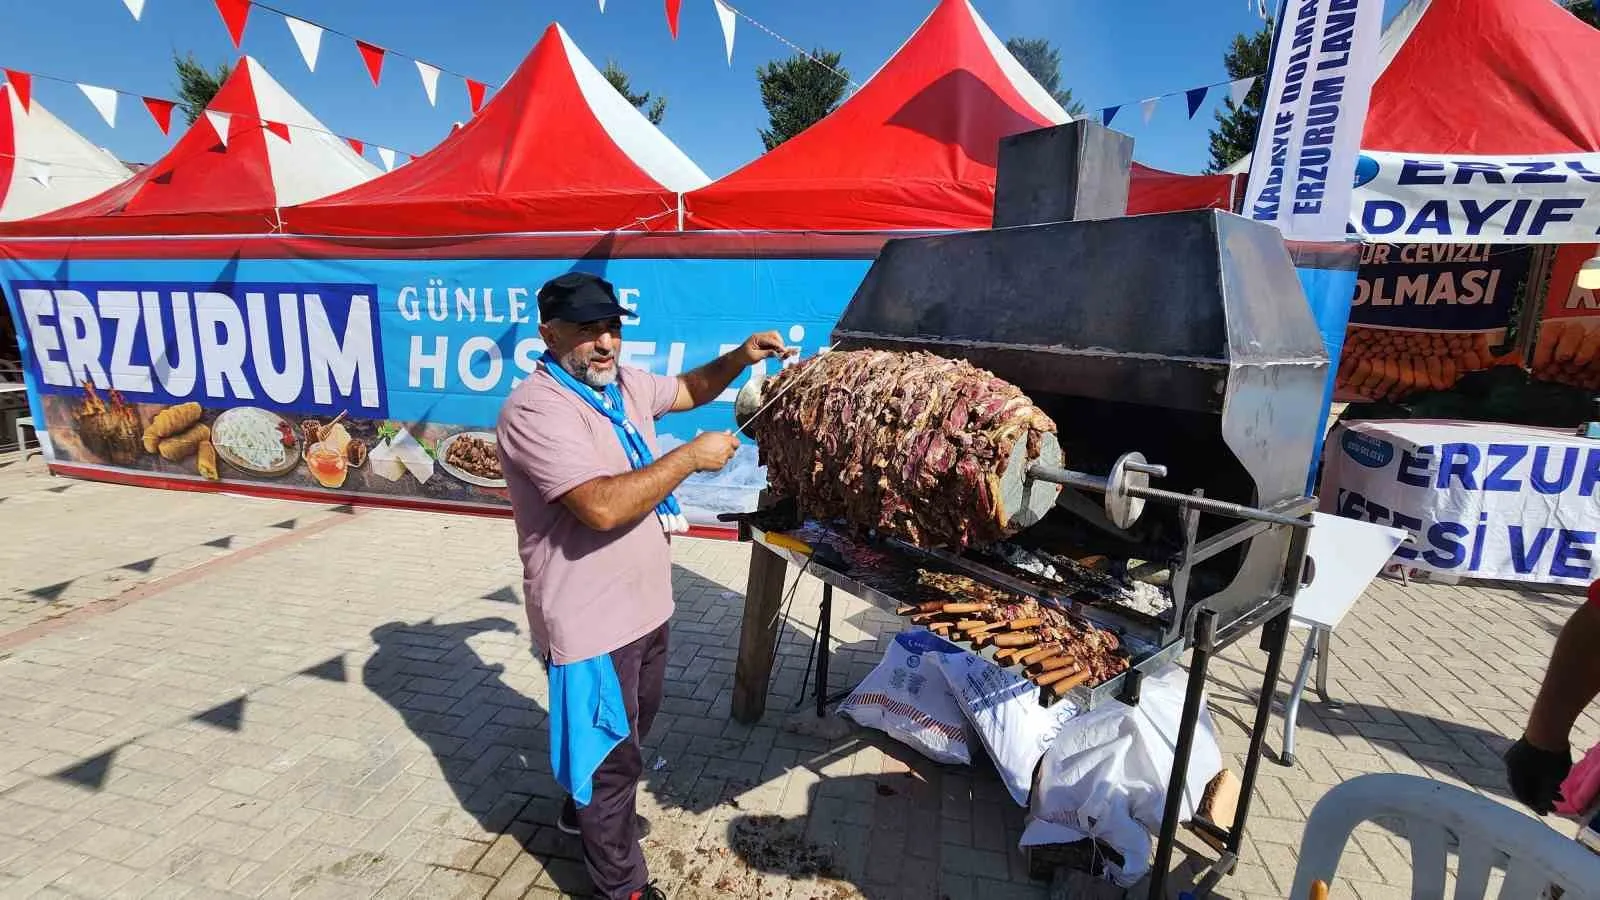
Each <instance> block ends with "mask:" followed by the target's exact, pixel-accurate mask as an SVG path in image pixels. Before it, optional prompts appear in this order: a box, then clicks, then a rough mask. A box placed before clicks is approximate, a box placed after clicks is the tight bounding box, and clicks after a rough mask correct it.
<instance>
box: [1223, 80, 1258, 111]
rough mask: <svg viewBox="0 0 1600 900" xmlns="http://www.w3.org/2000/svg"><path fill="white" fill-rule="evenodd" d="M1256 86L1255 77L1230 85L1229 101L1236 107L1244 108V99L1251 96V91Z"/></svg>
mask: <svg viewBox="0 0 1600 900" xmlns="http://www.w3.org/2000/svg"><path fill="white" fill-rule="evenodd" d="M1255 86H1256V79H1255V76H1253V75H1252V76H1251V77H1249V78H1241V79H1239V80H1238V81H1235V82H1233V83H1232V84H1230V85H1228V99H1229V100H1231V101H1233V105H1234V106H1243V105H1244V98H1245V97H1247V96H1249V95H1250V89H1251V88H1253V87H1255Z"/></svg>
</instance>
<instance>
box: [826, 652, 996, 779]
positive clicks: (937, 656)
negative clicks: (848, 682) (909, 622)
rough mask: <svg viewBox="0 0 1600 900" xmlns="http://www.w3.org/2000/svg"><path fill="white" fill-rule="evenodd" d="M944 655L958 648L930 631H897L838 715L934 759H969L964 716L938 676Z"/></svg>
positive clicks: (970, 752)
mask: <svg viewBox="0 0 1600 900" xmlns="http://www.w3.org/2000/svg"><path fill="white" fill-rule="evenodd" d="M946 654H957V655H960V654H961V650H960V648H958V647H956V646H955V645H954V644H951V643H950V642H949V641H946V640H944V639H943V638H941V637H939V636H938V635H936V634H933V633H932V632H930V631H925V630H922V629H913V630H911V631H904V632H901V633H900V634H898V635H896V636H895V639H894V641H893V642H892V643H891V644H889V650H888V652H887V653H885V654H884V655H883V660H882V661H881V662H879V663H878V667H877V668H875V669H873V670H872V672H871V673H870V674H869V675H867V677H866V678H864V679H862V680H861V684H859V685H857V686H856V689H855V690H854V691H851V692H850V696H849V697H847V698H845V701H844V703H843V704H841V705H840V706H839V714H840V715H843V716H847V717H849V718H850V719H851V720H853V721H854V722H855V723H856V724H857V725H864V726H866V727H868V728H877V729H879V730H880V731H882V732H884V733H885V734H887V735H889V736H890V737H892V738H894V739H895V740H897V741H899V742H900V743H902V744H906V745H908V746H911V747H914V748H916V749H917V750H918V751H920V752H921V753H922V754H923V755H924V756H926V757H928V758H929V759H932V760H935V761H937V762H942V763H962V764H966V763H970V762H972V751H971V747H970V744H969V742H968V736H967V723H966V720H965V719H964V718H963V717H962V715H961V708H960V706H958V705H957V704H956V700H955V697H954V696H952V695H951V693H950V688H949V686H948V685H947V684H946V683H945V679H944V677H943V676H942V675H940V674H939V661H940V660H941V659H944V658H948V657H946V656H945V655H946Z"/></svg>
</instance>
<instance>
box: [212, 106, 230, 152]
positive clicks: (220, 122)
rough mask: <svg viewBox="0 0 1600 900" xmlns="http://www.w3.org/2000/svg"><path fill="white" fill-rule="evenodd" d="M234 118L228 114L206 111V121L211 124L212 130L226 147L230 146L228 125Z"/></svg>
mask: <svg viewBox="0 0 1600 900" xmlns="http://www.w3.org/2000/svg"><path fill="white" fill-rule="evenodd" d="M232 118H233V117H232V116H231V115H229V114H228V113H222V112H217V111H215V110H210V109H208V110H206V121H207V122H210V123H211V128H212V129H213V130H214V131H216V133H217V137H218V138H219V139H221V141H222V146H224V147H226V146H228V123H229V121H230V120H231V119H232Z"/></svg>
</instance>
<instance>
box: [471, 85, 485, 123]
mask: <svg viewBox="0 0 1600 900" xmlns="http://www.w3.org/2000/svg"><path fill="white" fill-rule="evenodd" d="M483 92H484V84H483V82H481V81H473V80H472V79H471V78H468V79H467V100H468V101H470V102H471V103H472V114H473V115H477V114H478V110H480V109H483Z"/></svg>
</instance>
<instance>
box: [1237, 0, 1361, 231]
mask: <svg viewBox="0 0 1600 900" xmlns="http://www.w3.org/2000/svg"><path fill="white" fill-rule="evenodd" d="M1279 12H1280V16H1279V18H1278V27H1277V34H1276V35H1275V37H1274V39H1273V42H1272V61H1271V66H1270V68H1269V70H1268V76H1267V84H1266V99H1265V104H1264V106H1263V108H1262V111H1261V126H1260V130H1259V131H1257V132H1256V145H1255V153H1254V155H1253V156H1252V157H1251V162H1250V180H1249V184H1248V186H1247V188H1246V190H1245V200H1244V209H1243V212H1244V215H1246V216H1248V217H1250V218H1252V219H1255V220H1257V221H1260V222H1270V223H1272V224H1274V225H1276V226H1278V229H1279V230H1280V231H1282V232H1283V236H1284V238H1286V239H1288V240H1305V241H1332V240H1340V239H1342V238H1343V237H1344V234H1345V231H1346V225H1347V223H1348V221H1349V218H1350V205H1351V194H1352V193H1353V190H1354V181H1355V177H1356V162H1357V159H1358V158H1359V157H1360V155H1361V132H1362V129H1363V128H1364V127H1365V125H1366V121H1367V104H1368V101H1369V100H1370V99H1371V96H1372V83H1373V82H1374V81H1375V80H1377V77H1378V45H1379V41H1380V39H1381V37H1382V30H1383V0H1287V2H1285V3H1284V5H1283V6H1282V8H1281V9H1280V10H1279Z"/></svg>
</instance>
